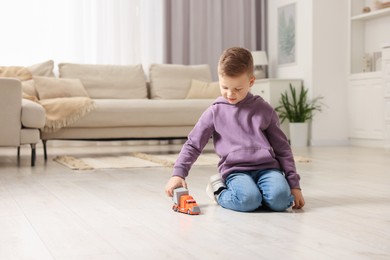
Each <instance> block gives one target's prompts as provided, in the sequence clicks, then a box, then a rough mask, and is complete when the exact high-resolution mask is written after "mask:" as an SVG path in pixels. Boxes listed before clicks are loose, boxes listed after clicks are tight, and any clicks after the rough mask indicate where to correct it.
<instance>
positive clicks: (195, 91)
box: [186, 79, 221, 99]
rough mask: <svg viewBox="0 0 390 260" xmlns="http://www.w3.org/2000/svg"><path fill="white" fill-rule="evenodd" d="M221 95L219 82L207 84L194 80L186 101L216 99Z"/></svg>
mask: <svg viewBox="0 0 390 260" xmlns="http://www.w3.org/2000/svg"><path fill="white" fill-rule="evenodd" d="M220 95H221V91H220V90H219V82H205V81H200V80H196V79H193V80H192V82H191V88H190V90H189V91H188V94H187V96H186V99H207V98H212V99H216V98H217V97H219V96H220Z"/></svg>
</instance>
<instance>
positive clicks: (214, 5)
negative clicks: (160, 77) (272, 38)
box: [164, 0, 266, 79]
mask: <svg viewBox="0 0 390 260" xmlns="http://www.w3.org/2000/svg"><path fill="white" fill-rule="evenodd" d="M265 4H266V3H265V1H264V0H260V1H256V0H238V1H237V0H213V1H209V0H166V2H165V11H164V13H165V17H164V20H165V37H166V38H165V55H164V61H165V62H166V63H177V64H202V63H204V64H210V66H211V69H212V74H213V77H214V79H216V76H217V64H218V59H219V56H220V54H221V53H222V51H223V50H224V49H226V48H228V47H232V46H241V47H244V48H247V49H249V50H251V51H254V50H265V49H266V46H265V42H266V41H265V34H266V31H265V28H266V26H265V9H266V6H265Z"/></svg>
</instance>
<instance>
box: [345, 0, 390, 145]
mask: <svg viewBox="0 0 390 260" xmlns="http://www.w3.org/2000/svg"><path fill="white" fill-rule="evenodd" d="M373 6H374V1H371V0H350V22H349V36H350V37H349V39H350V45H349V46H350V58H349V61H350V70H349V71H350V77H349V86H348V94H349V95H348V108H349V126H350V129H349V136H350V138H351V140H352V143H357V144H363V145H365V144H367V145H370V146H381V147H383V146H387V145H388V142H389V141H388V140H389V138H390V134H389V131H390V100H389V99H390V94H389V93H390V90H389V89H390V83H389V81H390V79H389V78H390V76H389V75H390V68H389V66H390V65H389V64H390V54H389V52H390V29H389V28H390V8H386V9H379V10H375V9H373ZM364 7H370V8H371V11H370V12H368V13H364V12H363V9H364ZM387 46H389V48H386V47H387ZM374 53H376V54H378V53H379V54H380V55H379V58H378V59H377V60H376V61H375V60H374V59H372V57H373V56H374V55H373V54H374ZM365 55H368V56H369V57H370V61H371V63H372V64H375V65H372V66H371V67H370V66H365V65H364V62H363V59H364V56H365ZM380 56H381V57H380ZM387 70H389V72H386V71H387ZM386 93H387V94H386ZM388 110H389V111H388Z"/></svg>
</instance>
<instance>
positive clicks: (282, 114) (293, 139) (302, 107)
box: [275, 84, 323, 146]
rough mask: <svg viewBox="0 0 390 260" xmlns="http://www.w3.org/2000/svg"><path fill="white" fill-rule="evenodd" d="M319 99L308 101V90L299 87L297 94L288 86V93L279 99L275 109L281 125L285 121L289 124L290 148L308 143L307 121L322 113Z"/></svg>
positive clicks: (293, 88)
mask: <svg viewBox="0 0 390 260" xmlns="http://www.w3.org/2000/svg"><path fill="white" fill-rule="evenodd" d="M321 99H323V97H316V98H313V99H309V97H308V89H305V88H304V87H303V85H302V86H301V88H300V90H299V93H297V90H296V89H295V87H293V86H292V85H291V84H290V92H289V93H288V92H287V91H285V92H284V93H282V94H281V97H280V99H279V104H280V105H279V106H278V107H276V108H275V110H276V112H277V113H278V114H279V118H280V120H281V123H283V122H284V121H285V120H286V119H287V120H288V121H289V122H290V124H289V129H290V143H291V146H307V143H308V133H309V127H308V121H309V120H311V119H312V118H313V116H314V114H315V112H316V111H319V112H320V111H322V105H323V104H322V103H321Z"/></svg>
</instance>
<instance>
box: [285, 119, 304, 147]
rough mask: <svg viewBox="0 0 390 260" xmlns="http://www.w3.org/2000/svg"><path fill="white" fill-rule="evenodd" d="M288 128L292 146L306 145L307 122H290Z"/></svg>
mask: <svg viewBox="0 0 390 260" xmlns="http://www.w3.org/2000/svg"><path fill="white" fill-rule="evenodd" d="M289 128H290V144H291V146H294V147H299V146H300V147H302V146H307V144H308V140H309V124H308V123H291V122H290V124H289Z"/></svg>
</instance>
